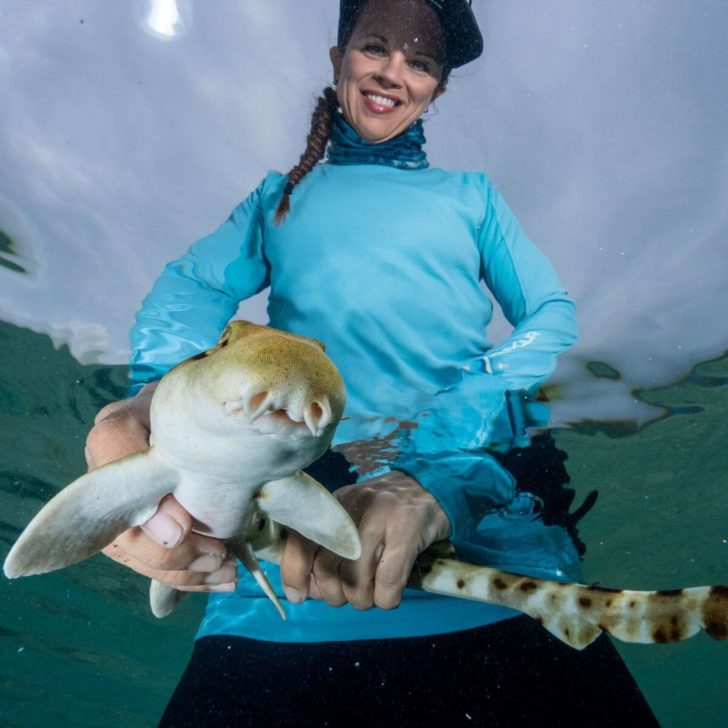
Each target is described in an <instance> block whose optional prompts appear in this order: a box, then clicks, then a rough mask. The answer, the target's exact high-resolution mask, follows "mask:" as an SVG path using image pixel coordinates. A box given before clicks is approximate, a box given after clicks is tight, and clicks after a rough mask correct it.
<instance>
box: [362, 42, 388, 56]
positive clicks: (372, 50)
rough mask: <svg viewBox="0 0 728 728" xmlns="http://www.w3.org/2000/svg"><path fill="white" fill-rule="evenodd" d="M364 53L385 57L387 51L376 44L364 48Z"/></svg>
mask: <svg viewBox="0 0 728 728" xmlns="http://www.w3.org/2000/svg"><path fill="white" fill-rule="evenodd" d="M364 53H368V54H369V55H372V56H383V55H385V53H386V51H385V50H384V47H383V46H380V45H377V44H376V43H369V44H368V45H365V46H364Z"/></svg>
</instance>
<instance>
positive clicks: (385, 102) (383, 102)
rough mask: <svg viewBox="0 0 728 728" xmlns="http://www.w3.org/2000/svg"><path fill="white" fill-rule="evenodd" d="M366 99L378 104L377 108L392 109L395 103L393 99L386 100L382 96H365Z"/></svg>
mask: <svg viewBox="0 0 728 728" xmlns="http://www.w3.org/2000/svg"><path fill="white" fill-rule="evenodd" d="M367 98H368V99H371V100H372V101H373V102H374V103H375V104H378V105H379V106H387V107H389V108H390V109H393V108H394V107H395V106H396V104H397V102H396V101H394V100H393V99H387V98H385V97H384V96H378V95H377V94H367Z"/></svg>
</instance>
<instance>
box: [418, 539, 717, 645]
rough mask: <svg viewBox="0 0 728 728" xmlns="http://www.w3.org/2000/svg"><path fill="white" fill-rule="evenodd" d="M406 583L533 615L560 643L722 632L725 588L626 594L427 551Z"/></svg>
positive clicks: (681, 637)
mask: <svg viewBox="0 0 728 728" xmlns="http://www.w3.org/2000/svg"><path fill="white" fill-rule="evenodd" d="M409 586H412V587H415V588H420V589H423V590H425V591H429V592H432V593H435V594H444V595H448V596H457V597H462V598H466V599H474V600H477V601H484V602H488V603H491V604H499V605H501V606H504V607H510V608H512V609H516V610H518V611H520V612H523V613H524V614H528V615H529V616H530V617H533V618H534V619H535V620H537V621H538V622H539V623H540V624H542V625H543V626H544V628H545V629H547V630H548V631H549V632H551V634H553V635H554V636H555V637H557V638H558V639H560V640H561V641H562V642H565V643H566V644H568V645H570V646H571V647H575V648H576V649H579V650H581V649H584V648H585V647H586V646H587V645H590V644H591V643H592V642H594V640H595V639H596V638H597V637H598V636H599V635H600V634H601V633H602V632H603V631H604V632H609V634H611V635H613V636H614V637H617V638H618V639H620V640H623V641H625V642H640V643H645V644H646V643H655V642H677V641H680V640H684V639H687V638H688V637H692V636H693V635H694V634H696V633H697V632H699V631H701V629H703V630H705V631H706V632H707V633H708V634H709V635H710V636H711V637H712V638H713V639H719V640H721V639H726V637H728V587H726V586H706V587H693V588H689V589H675V590H670V591H653V592H645V591H642V592H640V591H627V590H620V589H605V588H603V587H599V586H586V585H583V584H562V583H560V582H555V581H547V580H544V579H535V578H532V577H528V576H521V575H517V574H511V573H509V572H506V571H501V570H499V569H493V568H491V567H486V566H475V565H472V564H465V563H462V562H460V561H455V560H452V559H446V558H437V557H436V556H433V555H429V554H427V553H425V554H422V555H420V556H419V557H418V559H417V562H416V563H415V568H414V570H413V572H412V576H411V577H410V581H409Z"/></svg>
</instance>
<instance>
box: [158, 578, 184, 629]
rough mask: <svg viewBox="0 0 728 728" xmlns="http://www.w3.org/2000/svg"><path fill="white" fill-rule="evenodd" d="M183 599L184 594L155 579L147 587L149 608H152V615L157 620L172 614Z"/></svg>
mask: <svg viewBox="0 0 728 728" xmlns="http://www.w3.org/2000/svg"><path fill="white" fill-rule="evenodd" d="M184 598H185V592H181V591H179V589H175V588H174V587H173V586H169V585H168V584H163V583H162V582H161V581H157V580H156V579H152V583H151V584H150V585H149V606H150V607H151V608H152V614H153V615H154V616H155V617H157V618H158V619H163V618H164V617H168V616H169V615H170V614H172V612H174V610H175V609H177V605H178V604H179V603H180V602H181V601H182V600H183V599H184Z"/></svg>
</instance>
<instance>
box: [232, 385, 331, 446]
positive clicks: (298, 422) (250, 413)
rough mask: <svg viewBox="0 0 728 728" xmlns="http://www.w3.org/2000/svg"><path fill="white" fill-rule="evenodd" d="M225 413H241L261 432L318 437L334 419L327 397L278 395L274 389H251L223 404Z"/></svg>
mask: <svg viewBox="0 0 728 728" xmlns="http://www.w3.org/2000/svg"><path fill="white" fill-rule="evenodd" d="M224 408H225V414H227V415H239V414H244V415H245V416H246V418H247V420H248V423H249V424H250V425H251V426H252V427H253V428H254V429H255V430H257V431H258V432H261V433H264V434H290V435H294V436H299V437H300V436H305V435H311V436H313V437H320V436H321V435H322V434H323V432H324V430H325V429H326V427H327V426H328V425H329V424H330V423H331V422H332V421H333V415H332V412H331V405H330V403H329V400H328V397H326V396H322V397H318V398H315V399H311V398H308V399H304V398H302V397H301V396H296V394H295V393H294V394H293V395H288V396H286V395H277V394H276V393H275V392H271V391H267V390H263V391H251V392H247V393H246V394H245V395H243V397H242V399H238V400H229V401H227V402H225V404H224Z"/></svg>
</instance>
